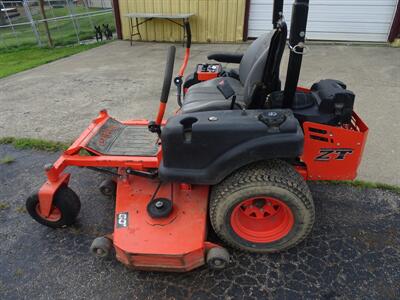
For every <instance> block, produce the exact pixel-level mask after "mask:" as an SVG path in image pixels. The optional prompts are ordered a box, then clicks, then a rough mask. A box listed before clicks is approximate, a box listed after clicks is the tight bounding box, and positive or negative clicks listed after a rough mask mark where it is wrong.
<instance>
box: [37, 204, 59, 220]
mask: <svg viewBox="0 0 400 300" xmlns="http://www.w3.org/2000/svg"><path fill="white" fill-rule="evenodd" d="M36 213H37V214H38V215H39V216H40V217H41V218H42V219H44V220H47V221H50V222H57V221H59V220H60V219H61V211H60V209H59V208H57V207H56V206H54V205H52V206H51V211H50V214H49V215H48V216H45V215H44V214H43V213H42V212H41V211H40V204H39V203H38V204H37V205H36Z"/></svg>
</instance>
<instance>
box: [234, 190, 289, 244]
mask: <svg viewBox="0 0 400 300" xmlns="http://www.w3.org/2000/svg"><path fill="white" fill-rule="evenodd" d="M293 225H294V216H293V213H292V210H291V209H290V208H289V206H287V204H285V203H284V202H283V201H281V200H278V199H276V198H272V197H253V198H249V199H246V200H244V201H242V202H240V203H239V204H238V205H236V207H235V208H234V209H233V211H232V214H231V226H232V229H233V231H234V232H235V233H236V234H237V235H238V236H239V237H241V238H242V239H244V240H247V241H249V242H254V243H271V242H274V241H277V240H279V239H281V238H283V237H285V236H286V235H287V234H288V233H289V232H290V231H291V230H292V228H293Z"/></svg>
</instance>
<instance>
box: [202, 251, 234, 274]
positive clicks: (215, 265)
mask: <svg viewBox="0 0 400 300" xmlns="http://www.w3.org/2000/svg"><path fill="white" fill-rule="evenodd" d="M229 260H230V256H229V252H228V251H227V250H226V249H225V248H220V247H214V248H211V249H210V250H208V252H207V257H206V262H207V265H208V267H209V268H210V269H211V270H222V269H225V268H226V267H227V266H228V265H229Z"/></svg>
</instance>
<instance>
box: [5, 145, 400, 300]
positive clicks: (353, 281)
mask: <svg viewBox="0 0 400 300" xmlns="http://www.w3.org/2000/svg"><path fill="white" fill-rule="evenodd" d="M5 155H11V156H13V157H15V158H16V160H15V162H14V163H12V164H9V165H0V191H1V198H0V204H1V206H0V207H1V209H0V240H1V243H0V253H1V255H0V270H1V271H0V299H4V300H6V299H271V298H275V299H302V298H303V299H304V298H307V299H385V300H386V299H399V298H400V272H399V270H400V236H399V234H398V229H399V228H400V211H399V207H400V197H399V196H398V195H396V194H394V193H391V192H387V191H382V190H365V189H358V188H352V187H348V186H330V185H321V184H319V185H317V184H312V185H311V190H312V193H313V197H314V201H315V204H316V215H317V218H316V223H315V226H314V229H313V231H312V233H311V235H310V237H309V238H308V239H307V240H306V241H305V242H303V243H301V244H300V245H298V246H297V247H295V248H293V249H291V250H289V251H287V252H284V253H281V254H275V255H255V254H247V253H241V252H238V251H231V253H232V262H231V265H230V266H229V267H228V268H227V269H226V270H225V271H223V272H212V271H210V270H208V269H206V268H205V267H203V268H200V269H197V270H194V271H192V272H190V273H186V274H168V273H154V272H153V273H147V272H139V271H135V270H129V269H127V268H125V267H124V266H123V265H121V264H120V263H118V262H117V261H116V260H115V258H109V259H106V260H99V259H97V258H95V257H92V255H91V254H89V250H88V249H89V246H90V244H91V242H92V240H93V239H94V238H95V237H97V236H99V235H102V234H106V233H108V232H110V231H111V230H112V228H113V201H112V200H111V199H108V198H105V197H104V196H102V195H101V194H100V192H99V191H98V190H97V188H96V186H97V184H98V183H99V182H100V181H101V180H102V179H104V175H99V174H98V173H94V172H91V171H89V170H85V169H73V175H72V178H71V183H70V186H71V187H72V188H73V189H74V190H75V191H76V192H77V193H78V195H79V196H80V197H81V201H82V210H81V213H80V215H79V218H78V222H77V224H76V225H75V226H73V227H70V228H67V229H62V230H52V229H50V228H47V227H45V226H42V225H39V224H38V223H36V222H34V221H33V220H32V219H31V218H30V217H29V215H28V214H27V213H26V212H25V210H24V202H25V198H26V197H27V195H29V194H30V193H31V192H33V191H35V190H37V188H38V187H39V186H40V185H41V184H42V183H43V180H44V178H43V173H42V166H43V165H44V164H45V163H46V162H49V161H53V160H54V159H56V157H57V155H58V154H57V153H55V154H49V153H44V152H36V151H26V150H25V151H19V150H18V151H16V150H14V149H13V148H12V147H11V146H4V145H3V146H1V145H0V157H3V156H5Z"/></svg>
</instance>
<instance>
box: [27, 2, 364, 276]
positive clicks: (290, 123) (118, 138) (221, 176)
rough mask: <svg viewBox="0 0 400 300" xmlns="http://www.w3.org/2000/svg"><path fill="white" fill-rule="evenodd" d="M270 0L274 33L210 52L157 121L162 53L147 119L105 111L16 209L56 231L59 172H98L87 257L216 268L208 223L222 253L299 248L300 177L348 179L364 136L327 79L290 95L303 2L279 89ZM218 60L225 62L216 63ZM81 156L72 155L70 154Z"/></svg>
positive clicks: (305, 209)
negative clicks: (98, 215)
mask: <svg viewBox="0 0 400 300" xmlns="http://www.w3.org/2000/svg"><path fill="white" fill-rule="evenodd" d="M282 8H283V1H281V0H275V3H274V11H273V27H274V28H273V30H272V31H270V32H268V33H265V34H263V35H261V36H260V37H259V38H258V39H257V40H255V41H254V42H253V43H252V44H251V45H250V46H249V48H248V50H247V51H246V52H245V53H243V54H237V53H215V54H212V55H210V56H209V59H210V60H213V61H214V62H215V63H211V64H200V65H198V66H197V67H196V70H195V72H194V73H193V74H190V75H188V76H187V77H186V79H185V80H183V74H184V71H185V68H186V64H187V61H188V57H189V52H190V40H191V34H190V27H189V24H188V23H186V24H185V26H186V31H187V47H186V55H185V59H184V63H183V65H182V67H181V69H180V71H179V75H178V76H177V77H176V78H175V79H174V80H173V81H174V83H175V84H176V86H177V89H178V96H177V98H178V103H179V105H180V110H179V112H178V113H177V114H176V115H175V116H173V117H171V118H169V119H168V120H164V119H163V117H164V111H165V106H166V104H167V99H168V94H169V91H170V86H171V82H172V73H173V65H174V58H175V47H170V48H169V50H168V56H167V63H166V69H165V78H164V83H163V88H162V94H161V101H160V107H159V111H158V114H157V117H156V120H155V121H150V122H149V121H147V120H137V121H135V120H134V121H125V122H120V121H117V120H116V119H114V118H112V117H110V116H109V115H108V113H107V112H106V111H104V110H103V111H101V112H100V114H99V116H98V117H97V118H96V119H94V120H93V121H92V123H91V124H90V125H89V127H88V128H87V129H86V130H85V131H84V132H83V133H82V134H81V136H80V137H79V138H78V139H77V140H76V141H75V142H74V143H73V144H72V146H71V147H69V148H68V150H66V151H65V152H64V153H63V154H62V155H61V156H60V158H59V159H58V160H57V161H56V162H55V163H53V164H49V165H46V166H45V171H46V175H47V181H46V183H45V184H44V185H43V186H42V187H41V188H40V190H39V192H38V193H36V194H35V195H33V196H31V197H29V198H28V199H27V202H26V206H27V210H28V212H29V213H30V215H31V216H32V217H33V218H34V219H35V220H36V221H38V222H39V223H41V224H44V225H47V226H50V227H53V228H58V227H65V226H69V225H71V224H72V223H74V221H75V219H76V217H77V216H78V213H79V210H80V200H79V198H78V196H77V195H76V194H75V192H74V191H72V190H71V189H70V188H69V187H68V182H69V178H70V174H68V173H65V172H64V169H65V168H66V167H69V166H78V167H87V168H90V169H92V170H97V171H100V172H105V173H108V174H110V176H111V177H110V179H109V180H106V181H105V182H103V183H102V184H101V186H100V190H101V192H102V193H103V194H105V195H108V196H112V197H116V204H115V225H114V232H113V233H111V234H109V235H107V236H104V237H98V238H96V239H95V240H94V241H93V243H92V246H91V250H92V252H93V253H94V254H96V255H98V256H101V257H103V256H107V255H108V254H109V253H110V252H111V249H112V248H114V250H115V253H116V257H117V259H118V260H119V261H121V262H122V263H124V264H126V265H128V266H131V267H134V268H137V269H144V270H161V271H180V272H183V271H189V270H192V269H194V268H197V267H199V266H201V265H203V264H205V263H206V264H208V266H209V267H210V268H213V269H222V268H224V267H226V266H227V265H228V263H229V253H228V251H227V250H226V249H225V248H223V247H222V246H221V245H217V244H214V243H211V242H209V241H207V223H208V220H209V221H210V223H211V225H212V227H213V229H214V231H215V232H216V234H217V235H218V236H219V237H220V239H221V240H222V241H223V242H224V243H225V244H226V245H228V246H230V247H232V248H236V249H239V250H244V251H250V252H258V253H272V252H278V251H283V250H286V249H288V248H290V247H293V246H295V245H297V244H298V243H300V242H301V241H302V240H304V239H305V238H306V236H307V235H308V234H309V233H310V231H311V229H312V226H313V223H314V218H315V217H314V215H315V213H314V204H313V199H312V195H311V193H310V190H309V188H308V187H307V183H306V181H307V180H351V179H354V178H355V177H356V171H357V168H358V165H359V163H360V160H361V156H362V153H363V148H364V145H365V141H366V136H367V132H368V128H367V126H366V125H365V124H364V122H363V121H362V120H361V118H360V117H359V116H358V115H357V114H356V113H355V112H354V111H353V104H354V98H355V96H354V94H353V93H352V92H351V91H349V90H347V88H346V85H345V84H344V83H342V82H340V81H337V80H332V79H326V80H321V81H319V82H317V83H315V84H313V85H312V86H311V88H303V87H298V86H297V83H298V78H299V73H300V67H301V60H302V55H303V52H304V49H305V44H304V41H305V33H306V24H307V14H308V0H296V1H295V2H294V4H293V12H292V21H291V30H290V37H289V42H288V46H289V50H290V58H289V64H288V70H287V76H286V82H285V86H284V89H283V90H282V89H281V81H280V79H279V68H280V62H281V58H282V53H283V50H284V48H285V46H286V43H287V31H288V30H287V27H286V23H285V20H284V18H283V14H282V10H283V9H282ZM221 62H223V63H231V64H236V65H237V68H234V69H231V70H228V69H224V68H223V67H222V65H221V64H220V63H221ZM83 149H84V150H86V151H87V152H89V154H90V155H81V153H82V151H81V150H83Z"/></svg>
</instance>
